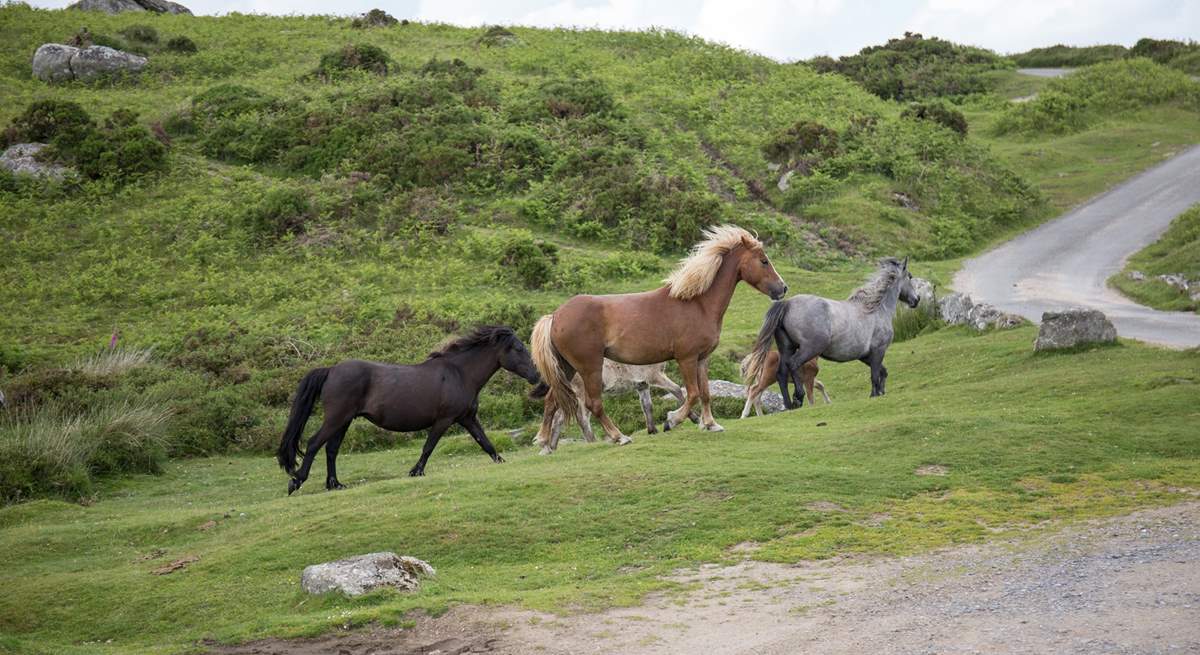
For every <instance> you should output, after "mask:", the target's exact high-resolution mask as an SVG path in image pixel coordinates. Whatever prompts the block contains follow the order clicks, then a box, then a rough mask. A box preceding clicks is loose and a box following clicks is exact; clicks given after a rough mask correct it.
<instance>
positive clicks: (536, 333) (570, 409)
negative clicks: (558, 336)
mask: <svg viewBox="0 0 1200 655" xmlns="http://www.w3.org/2000/svg"><path fill="white" fill-rule="evenodd" d="M553 325H554V315H553V314H546V315H545V316H543V317H541V318H539V319H538V322H537V324H536V325H534V326H533V334H532V335H531V336H530V338H529V345H530V350H531V351H532V354H533V364H534V366H537V370H538V373H540V374H541V375H542V380H543V381H544V382H545V383H546V384H547V385H549V392H550V397H551V400H552V402H553V403H554V405H555V407H556V408H557V409H558V410H559V411H561V412H562V413H563V415H564V416H565V420H566V421H567V422H568V423H569V422H570V421H571V418H572V417H573V416H575V413H576V411H577V410H576V407H577V406H578V404H579V399H578V397H576V395H575V389H574V388H572V386H571V378H573V377H574V375H567V372H566V371H564V370H563V362H562V355H560V354H558V350H557V349H555V347H554V342H552V341H551V340H550V328H551V326H553ZM535 391H537V390H535ZM543 395H544V394H543Z"/></svg>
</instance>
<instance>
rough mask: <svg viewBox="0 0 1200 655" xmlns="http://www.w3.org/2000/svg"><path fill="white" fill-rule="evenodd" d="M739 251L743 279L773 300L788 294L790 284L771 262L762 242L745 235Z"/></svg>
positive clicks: (739, 270)
mask: <svg viewBox="0 0 1200 655" xmlns="http://www.w3.org/2000/svg"><path fill="white" fill-rule="evenodd" d="M738 252H739V257H740V259H739V261H738V276H739V277H740V278H741V279H742V280H744V281H745V282H746V283H747V284H749V285H750V286H752V287H754V288H755V289H758V290H759V292H760V293H762V294H764V295H766V296H768V297H770V298H771V300H780V299H782V298H783V296H784V295H785V294H787V290H788V285H787V283H786V282H784V281H783V278H782V277H780V276H779V272H778V271H776V270H775V266H774V265H773V264H771V260H770V259H769V258H768V257H767V252H766V251H765V250H763V246H762V243H760V242H759V241H758V240H757V239H752V240H751V239H748V238H746V237H743V238H742V247H741V248H740V249H738Z"/></svg>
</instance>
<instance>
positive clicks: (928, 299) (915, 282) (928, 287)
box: [912, 277, 937, 307]
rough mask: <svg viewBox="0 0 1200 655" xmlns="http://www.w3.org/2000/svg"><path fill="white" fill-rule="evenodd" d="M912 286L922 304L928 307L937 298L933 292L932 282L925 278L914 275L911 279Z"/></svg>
mask: <svg viewBox="0 0 1200 655" xmlns="http://www.w3.org/2000/svg"><path fill="white" fill-rule="evenodd" d="M912 288H913V291H916V292H917V297H918V298H920V299H921V305H922V306H925V307H928V306H930V305H932V304H933V303H934V302H935V301H936V300H937V298H936V296H935V294H934V289H933V282H930V281H929V280H926V279H925V278H922V277H914V278H913V279H912Z"/></svg>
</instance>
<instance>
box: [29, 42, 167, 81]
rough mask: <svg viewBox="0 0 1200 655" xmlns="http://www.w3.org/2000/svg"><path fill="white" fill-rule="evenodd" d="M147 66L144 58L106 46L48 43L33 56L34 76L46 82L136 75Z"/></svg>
mask: <svg viewBox="0 0 1200 655" xmlns="http://www.w3.org/2000/svg"><path fill="white" fill-rule="evenodd" d="M146 63H147V59H146V58H145V57H142V56H139V55H135V54H132V53H129V52H122V51H120V50H114V49H112V48H109V47H107V46H102V45H94V46H88V47H86V48H76V47H74V46H69V45H62V44H61V43H46V44H43V45H42V46H41V47H39V48H38V49H37V52H35V53H33V76H34V77H36V78H38V79H39V80H42V81H44V82H65V81H68V80H81V81H84V82H91V81H93V80H97V79H100V78H103V77H110V76H114V75H124V74H129V75H136V74H137V73H140V72H141V71H142V69H143V68H145V67H146Z"/></svg>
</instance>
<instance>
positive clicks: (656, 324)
mask: <svg viewBox="0 0 1200 655" xmlns="http://www.w3.org/2000/svg"><path fill="white" fill-rule="evenodd" d="M704 236H705V240H704V241H701V242H700V243H698V244H696V246H695V247H694V248H693V249H692V252H691V254H690V255H689V256H688V257H687V258H686V259H684V260H683V261H681V262H680V264H679V266H678V267H677V268H676V269H675V271H674V272H673V273H671V275H670V276H669V277H667V279H666V280H664V282H665V283H666V284H665V286H663V287H660V288H658V289H655V290H653V291H645V292H642V293H626V294H618V295H609V296H575V297H574V298H571V299H570V300H568V301H567V302H565V303H563V304H562V305H561V306H560V307H559V308H558V309H557V310H555V312H554V313H553V314H547V315H546V316H543V317H542V318H541V319H540V320H538V322H537V325H536V326H534V328H533V336H532V339H531V346H532V351H533V359H534V363H535V364H536V365H537V367H538V370H539V371H540V372H541V374H542V379H543V381H544V382H545V383H547V384H548V385H549V387H550V395H551V398H552V402H548V403H546V411H545V414H544V415H543V417H542V429H543V431H544V432H546V433H547V434H548V433H549V431H550V429H551V427H552V424H553V421H554V414H555V409H559V410H561V411H562V412H563V414H564V415H566V416H567V417H568V420H569V417H572V416H575V414H576V413H577V412H576V405H577V402H578V401H577V399H576V395H575V392H574V390H573V389H572V388H571V379H572V378H573V377H574V375H575V373H576V372H578V373H579V376H580V377H581V378H582V379H583V388H584V394H585V396H586V398H585V399H584V403H585V404H586V406H587V408H588V411H590V412H591V413H592V415H593V416H595V417H596V420H598V421H599V422H600V425H601V426H603V428H604V432H605V434H607V435H608V438H609V439H611V440H613V441H616V442H618V443H628V442H629V441H630V439H629V437H627V436H625V435H624V434H622V433H621V430H620V428H618V427H617V425H616V424H615V423H613V421H612V419H610V418H609V417H608V415H606V414H605V413H604V403H603V400H602V399H601V392H602V391H603V389H604V380H603V375H602V371H603V369H604V358H605V357H607V358H609V359H612V360H615V361H618V362H621V363H624V364H657V363H659V362H665V361H667V360H670V359H674V360H675V361H676V362H677V363H678V364H679V373H680V375H681V377H682V378H683V384H684V386H685V387H686V388H687V398H686V399H685V400H684V401H683V404H682V405H681V406H680V407H679V408H678V409H676V410H674V411H672V412H670V413H668V414H667V420H666V424H665V425H664V426H663V429H665V430H670V429H671V428H672V427H674V426H676V425H678V424H679V423H681V422H682V421H684V420H685V419H687V417H688V415H689V414H690V413H691V410H692V405H693V403H695V402H696V401H697V400H699V401H700V403H701V404H702V405H703V409H702V411H701V414H700V427H701V429H704V430H711V431H720V430H722V429H723V428H722V427H721V426H720V425H717V422H716V421H715V420H713V416H712V407H711V404H710V401H709V397H708V357H709V355H710V354H712V352H713V350H715V349H716V347H717V343H718V341H719V340H720V336H721V321H722V320H723V319H724V317H725V310H726V309H728V308H729V301H730V299H731V298H732V297H733V291H734V288H735V287H736V286H737V283H738V282H741V281H745V282H746V283H747V284H749V285H750V286H752V287H754V288H755V289H757V290H758V291H760V292H762V293H764V294H766V295H768V296H770V297H771V298H772V299H775V300H778V299H780V298H782V297H783V296H784V294H785V293H787V285H786V284H784V282H783V280H782V279H781V278H780V277H779V273H777V272H776V271H775V267H774V266H772V265H771V262H770V260H769V259H767V255H766V252H764V250H763V245H762V243H761V242H760V241H759V240H758V239H757V238H755V237H754V236H753V235H752V234H750V233H749V232H747V231H746V230H743V229H742V228H740V227H737V226H735V225H722V226H719V227H711V228H709V229H707V230H705V231H704Z"/></svg>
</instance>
